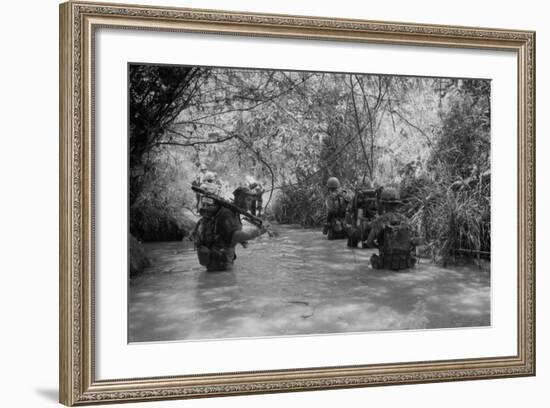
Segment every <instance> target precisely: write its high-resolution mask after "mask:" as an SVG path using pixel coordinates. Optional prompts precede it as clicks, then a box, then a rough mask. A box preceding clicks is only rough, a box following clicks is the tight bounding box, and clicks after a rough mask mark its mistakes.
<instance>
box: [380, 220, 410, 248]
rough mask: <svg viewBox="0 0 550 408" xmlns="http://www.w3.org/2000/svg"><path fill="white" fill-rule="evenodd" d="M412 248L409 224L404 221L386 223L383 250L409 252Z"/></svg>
mask: <svg viewBox="0 0 550 408" xmlns="http://www.w3.org/2000/svg"><path fill="white" fill-rule="evenodd" d="M411 248H412V238H411V231H410V228H409V225H408V224H407V223H406V222H403V221H397V222H395V223H390V224H386V225H385V226H384V231H383V243H382V248H381V249H382V252H383V253H385V254H395V253H407V254H409V253H410V251H411Z"/></svg>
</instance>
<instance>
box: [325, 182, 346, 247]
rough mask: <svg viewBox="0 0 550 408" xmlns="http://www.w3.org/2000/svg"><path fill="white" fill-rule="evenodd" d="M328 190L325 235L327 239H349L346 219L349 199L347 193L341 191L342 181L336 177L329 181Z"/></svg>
mask: <svg viewBox="0 0 550 408" xmlns="http://www.w3.org/2000/svg"><path fill="white" fill-rule="evenodd" d="M327 188H328V196H327V198H326V203H325V205H326V207H327V221H326V223H325V226H324V227H323V234H325V235H326V236H327V239H343V238H347V237H348V235H347V233H346V231H345V218H346V210H347V207H348V202H349V199H348V198H347V197H346V195H345V192H344V191H341V190H340V181H339V180H338V179H337V178H336V177H331V178H329V179H328V180H327Z"/></svg>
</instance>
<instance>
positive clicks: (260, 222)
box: [191, 185, 275, 237]
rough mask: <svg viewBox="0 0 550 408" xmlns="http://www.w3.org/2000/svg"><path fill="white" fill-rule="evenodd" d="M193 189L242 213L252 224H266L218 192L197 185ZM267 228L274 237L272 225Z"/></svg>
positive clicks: (223, 205) (257, 225)
mask: <svg viewBox="0 0 550 408" xmlns="http://www.w3.org/2000/svg"><path fill="white" fill-rule="evenodd" d="M191 189H192V190H193V191H194V192H195V193H198V194H202V195H203V196H205V197H207V198H210V199H212V200H214V201H215V202H216V203H217V204H218V205H220V206H222V207H225V208H228V209H230V210H231V211H234V212H236V213H239V214H241V215H242V216H243V218H244V219H245V220H247V221H248V222H250V223H251V224H254V225H255V226H256V227H258V228H262V226H264V221H263V220H262V219H261V218H260V217H256V216H255V215H252V214H251V213H249V212H248V211H246V210H244V209H242V208H241V207H238V206H236V205H235V204H234V203H232V202H231V201H228V200H226V199H225V198H222V197H220V196H218V195H216V194H212V193H210V192H208V191H206V190H204V189H202V188H200V187H197V186H193V185H191ZM266 229H267V234H268V235H269V236H270V237H273V236H274V235H275V233H274V232H273V230H271V227H270V226H269V225H267V226H266Z"/></svg>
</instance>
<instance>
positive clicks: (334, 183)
mask: <svg viewBox="0 0 550 408" xmlns="http://www.w3.org/2000/svg"><path fill="white" fill-rule="evenodd" d="M327 187H328V188H340V181H338V179H337V178H336V177H331V178H329V179H328V180H327Z"/></svg>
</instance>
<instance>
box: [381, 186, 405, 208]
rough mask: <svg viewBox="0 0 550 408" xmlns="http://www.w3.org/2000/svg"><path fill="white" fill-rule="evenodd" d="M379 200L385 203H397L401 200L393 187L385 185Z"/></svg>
mask: <svg viewBox="0 0 550 408" xmlns="http://www.w3.org/2000/svg"><path fill="white" fill-rule="evenodd" d="M380 201H381V202H383V203H387V204H398V203H400V202H401V200H400V197H399V192H398V191H397V190H396V189H395V188H393V187H386V188H384V189H383V190H382V193H380Z"/></svg>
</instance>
